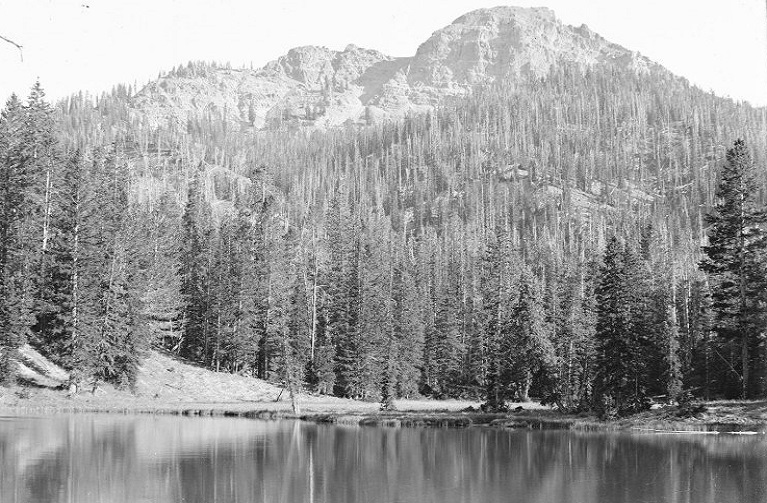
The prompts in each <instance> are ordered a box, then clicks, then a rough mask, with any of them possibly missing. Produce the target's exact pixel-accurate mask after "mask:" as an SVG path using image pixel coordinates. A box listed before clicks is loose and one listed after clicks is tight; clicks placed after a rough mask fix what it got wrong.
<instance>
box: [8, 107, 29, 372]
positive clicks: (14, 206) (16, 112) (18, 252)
mask: <svg viewBox="0 0 767 503" xmlns="http://www.w3.org/2000/svg"><path fill="white" fill-rule="evenodd" d="M23 121H24V112H23V109H22V105H21V102H20V101H19V100H18V99H17V98H16V96H15V95H13V96H11V98H10V99H9V100H8V103H7V104H6V107H5V109H4V110H3V111H2V114H0V383H4V382H7V381H11V380H12V379H13V368H12V367H11V363H10V358H11V356H12V353H13V352H14V351H15V350H16V348H18V347H19V346H20V345H22V344H23V343H25V342H26V340H27V333H28V326H29V324H30V319H29V302H28V299H27V298H26V295H25V292H26V291H27V283H26V280H25V275H24V270H25V265H24V264H25V255H26V254H25V247H24V241H23V238H24V235H25V232H24V220H25V215H26V214H27V213H28V212H29V211H30V208H31V200H30V196H29V189H30V186H31V185H32V183H33V181H32V176H31V173H30V171H29V168H28V164H27V163H26V153H25V151H24V144H23V138H22V135H23V128H24V122H23Z"/></svg>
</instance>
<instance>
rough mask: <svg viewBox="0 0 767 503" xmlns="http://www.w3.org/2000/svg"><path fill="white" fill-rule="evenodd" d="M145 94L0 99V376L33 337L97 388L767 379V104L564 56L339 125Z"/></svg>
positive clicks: (432, 389)
mask: <svg viewBox="0 0 767 503" xmlns="http://www.w3.org/2000/svg"><path fill="white" fill-rule="evenodd" d="M197 66H199V67H200V71H203V70H204V66H202V65H197ZM131 95H132V90H131V89H130V88H126V87H118V88H116V89H115V90H114V91H113V92H112V93H109V94H106V95H103V96H101V97H99V98H97V99H92V98H90V97H88V96H83V95H78V96H72V97H70V98H68V99H66V100H63V101H62V102H60V103H58V104H56V105H55V106H54V105H50V104H48V103H47V102H46V99H45V97H44V93H43V91H42V89H41V87H40V86H36V87H35V88H34V89H33V90H32V93H31V94H30V96H29V98H28V99H27V100H26V101H24V102H22V101H20V100H19V99H17V98H16V97H11V98H10V100H8V102H7V104H6V105H5V108H4V110H3V112H2V118H1V119H0V192H1V193H0V292H1V294H0V376H2V378H3V379H4V380H5V381H11V380H12V379H13V366H12V363H11V362H12V358H13V352H14V350H15V348H17V347H19V346H20V345H22V344H24V343H27V342H28V343H29V344H32V345H33V346H34V347H36V348H38V349H39V350H40V351H42V352H43V353H44V354H45V355H46V356H48V357H50V358H51V359H52V360H53V361H55V362H56V363H58V364H60V365H62V366H64V367H65V368H67V369H71V370H73V371H74V373H73V375H74V378H75V379H77V380H78V381H82V382H85V381H92V380H98V381H106V382H111V383H115V384H117V385H120V386H126V387H130V386H131V385H132V384H133V383H134V380H135V376H136V369H137V366H138V365H139V364H140V361H141V358H142V354H144V352H145V351H146V350H147V349H148V348H162V349H164V350H167V351H170V352H173V353H176V354H178V355H180V356H182V357H184V358H186V359H188V360H191V361H193V362H196V363H198V364H200V365H203V366H205V367H208V368H210V369H213V370H215V371H218V372H237V373H244V374H248V375H253V376H257V377H260V378H263V379H268V380H271V381H275V382H280V383H282V384H283V385H285V386H286V388H288V389H289V390H290V391H291V392H294V391H296V390H298V389H305V390H312V391H316V392H319V393H327V394H335V395H338V396H346V397H353V398H360V399H364V400H375V401H378V400H382V403H383V405H384V406H390V405H391V404H392V401H391V400H392V398H393V397H412V396H418V395H424V396H430V397H437V398H447V397H465V398H479V399H481V400H483V401H484V402H485V403H486V406H487V407H488V409H492V410H502V409H503V408H504V407H505V404H506V403H507V402H510V401H515V400H526V399H528V398H530V397H534V398H536V399H540V400H541V401H542V402H544V403H548V404H552V405H556V406H557V407H558V408H560V409H561V410H563V411H580V410H595V411H598V412H599V413H600V414H601V415H602V416H604V417H612V416H615V415H624V414H629V413H632V412H636V411H639V410H642V409H644V408H646V407H648V406H649V404H650V403H651V400H682V401H683V400H689V399H691V398H692V397H698V398H706V399H710V398H718V397H729V398H731V397H741V396H742V397H746V398H755V397H764V396H767V380H766V379H767V348H766V347H765V340H766V339H765V326H767V325H766V323H767V319H766V318H765V314H767V313H766V310H767V298H766V296H767V287H766V286H767V285H765V281H767V280H766V279H765V278H767V270H766V269H767V257H766V256H765V248H766V247H767V239H766V237H765V235H764V229H765V223H766V222H767V213H765V202H767V193H765V189H767V170H765V166H767V112H766V111H765V109H757V108H752V107H751V106H749V105H748V104H737V103H734V102H732V101H730V100H727V99H722V98H719V97H716V96H713V95H711V94H707V93H704V92H702V91H700V90H699V89H697V88H694V87H691V86H689V85H688V84H687V83H686V82H685V81H683V80H681V79H677V78H671V77H669V76H668V74H666V73H659V72H649V73H645V74H641V75H638V74H636V73H634V72H630V71H618V70H615V69H614V68H611V69H601V68H599V67H594V68H593V69H591V70H588V71H586V72H583V71H581V70H580V69H579V68H575V67H569V66H567V65H564V66H561V67H559V68H558V69H557V70H555V71H554V72H552V73H551V74H550V75H549V76H548V77H547V78H545V79H532V78H531V79H530V80H529V81H526V82H521V83H520V84H519V85H518V86H517V87H516V88H515V89H513V90H512V89H508V88H489V89H485V90H481V91H478V92H476V93H475V94H474V95H473V96H471V97H469V98H465V99H460V100H458V99H456V100H453V101H448V102H445V103H444V104H443V105H441V106H440V107H439V108H437V109H436V110H434V111H433V112H431V113H428V114H423V115H412V116H408V117H406V118H405V119H403V120H401V121H390V122H385V123H382V124H378V125H370V126H364V127H363V126H358V125H349V126H348V127H342V128H337V129H328V130H320V129H316V128H305V127H299V126H297V125H296V124H293V123H291V122H289V121H288V122H286V123H284V124H282V125H280V126H279V127H278V128H274V129H269V130H254V129H253V128H252V127H250V126H249V125H248V124H242V126H241V127H240V128H239V129H237V128H233V127H232V124H231V123H230V122H227V121H226V120H225V117H224V114H225V113H226V112H225V111H224V110H216V109H215V108H211V109H209V110H208V112H207V113H206V114H205V115H204V116H196V117H192V118H190V120H189V121H188V124H187V125H186V127H185V128H182V129H179V128H177V127H173V126H167V127H150V126H149V125H148V124H147V123H146V121H145V119H144V118H143V117H142V116H141V114H140V113H137V112H136V110H134V109H132V108H131V107H130V96H131Z"/></svg>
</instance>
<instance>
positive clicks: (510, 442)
mask: <svg viewBox="0 0 767 503" xmlns="http://www.w3.org/2000/svg"><path fill="white" fill-rule="evenodd" d="M0 501H1V502H2V503H31V502H35V503H37V502H40V503H42V502H65V503H122V502H130V503H143V502H153V503H166V502H187V503H230V502H232V503H235V502H236V503H257V502H268V503H281V502H285V503H300V502H316V503H378V502H381V503H384V502H387V503H411V502H412V503H450V502H471V503H481V502H520V503H544V502H545V503H570V502H573V503H574V502H583V503H586V502H605V503H621V502H631V503H639V502H685V503H705V502H712V503H722V502H727V503H738V502H764V501H767V440H766V439H765V437H764V436H763V435H759V436H756V437H738V436H732V435H671V434H666V435H652V434H631V433H578V432H567V431H508V430H496V429H489V428H469V429H427V428H385V427H356V426H354V427H352V426H332V425H315V424H308V423H299V422H293V421H255V420H247V419H226V418H185V417H174V416H121V415H60V416H55V417H25V418H14V417H3V418H0Z"/></svg>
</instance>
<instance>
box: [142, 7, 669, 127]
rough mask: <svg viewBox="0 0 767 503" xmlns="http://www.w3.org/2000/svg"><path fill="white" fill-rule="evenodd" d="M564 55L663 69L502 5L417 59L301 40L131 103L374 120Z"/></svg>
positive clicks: (254, 122) (266, 123)
mask: <svg viewBox="0 0 767 503" xmlns="http://www.w3.org/2000/svg"><path fill="white" fill-rule="evenodd" d="M563 62H566V63H569V64H575V65H577V66H579V67H581V68H583V69H585V68H588V67H590V66H593V65H602V64H603V65H614V66H616V67H621V68H630V69H632V70H634V71H637V72H647V71H651V70H652V69H653V68H655V69H660V68H661V67H660V66H659V65H657V64H655V63H653V62H652V61H650V60H649V59H647V58H645V57H643V56H641V55H639V54H638V53H635V52H632V51H629V50H628V49H625V48H623V47H621V46H619V45H616V44H613V43H610V42H608V41H607V40H605V39H604V38H602V37H601V36H599V35H597V34H596V33H594V32H593V31H591V30H590V29H589V28H588V27H587V26H585V25H583V26H580V27H577V28H576V27H572V26H568V25H565V24H563V23H562V22H561V21H559V20H558V19H557V18H556V16H555V14H554V12H553V11H551V10H550V9H547V8H519V7H496V8H490V9H479V10H476V11H472V12H470V13H468V14H465V15H463V16H461V17H459V18H458V19H456V20H455V21H454V22H453V23H452V24H450V25H449V26H447V27H445V28H442V29H440V30H437V31H436V32H434V33H433V34H432V36H431V37H429V39H428V40H426V41H425V42H424V43H423V44H421V46H420V47H419V48H418V50H417V51H416V53H415V55H414V56H412V57H402V58H395V57H391V56H387V55H385V54H382V53H380V52H378V51H375V50H370V49H363V48H360V47H357V46H355V45H349V46H347V47H346V48H345V49H344V50H343V51H333V50H330V49H327V48H324V47H315V46H305V47H297V48H294V49H291V50H290V51H289V52H288V53H287V54H286V55H284V56H282V57H280V58H278V59H276V60H275V61H272V62H270V63H267V64H266V65H265V66H264V67H263V68H260V69H257V70H249V69H231V68H219V67H212V66H204V65H196V66H190V67H188V68H187V69H186V70H185V71H174V72H171V73H169V74H168V75H166V76H164V77H161V78H160V79H158V80H156V81H154V82H152V83H150V84H148V85H147V86H146V87H145V88H143V89H142V90H141V91H140V92H139V93H137V94H136V95H135V96H134V97H133V99H132V102H131V106H132V110H133V113H134V114H135V115H136V116H139V117H142V118H145V119H146V120H147V121H148V122H149V124H151V125H154V126H157V125H160V124H167V123H171V124H174V125H176V126H177V127H185V126H187V125H188V124H189V121H190V120H192V121H194V120H204V119H206V118H215V119H223V120H224V121H225V122H226V123H227V124H230V125H232V126H233V127H237V128H241V129H247V128H256V129H264V128H272V127H275V126H279V125H281V124H284V123H285V122H289V123H294V124H297V125H302V126H315V127H321V128H327V127H333V126H338V125H342V124H345V123H353V124H369V123H373V122H378V121H381V120H385V119H387V118H396V117H401V116H403V115H405V114H407V113H409V112H419V111H426V110H429V109H431V108H432V107H434V106H435V105H437V104H438V103H440V102H441V101H442V100H445V99H446V98H449V97H455V96H465V95H467V94H468V93H471V92H472V91H473V90H474V89H476V88H477V87H479V86H488V85H494V84H495V85H498V84H500V85H505V86H509V87H513V86H514V85H515V83H517V82H519V81H520V80H521V79H524V78H527V77H529V76H532V77H539V78H540V77H545V76H546V75H547V73H548V72H549V71H550V70H551V68H552V67H555V66H556V65H557V64H560V63H563ZM662 71H665V70H662Z"/></svg>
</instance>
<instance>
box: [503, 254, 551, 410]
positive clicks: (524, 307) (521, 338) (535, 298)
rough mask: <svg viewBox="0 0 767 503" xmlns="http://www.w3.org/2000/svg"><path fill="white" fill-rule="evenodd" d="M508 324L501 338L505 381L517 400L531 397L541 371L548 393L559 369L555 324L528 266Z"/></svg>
mask: <svg viewBox="0 0 767 503" xmlns="http://www.w3.org/2000/svg"><path fill="white" fill-rule="evenodd" d="M504 321H505V323H506V324H507V325H508V328H507V330H505V331H504V332H506V333H505V334H504V335H503V338H502V340H501V355H502V366H501V374H500V377H501V382H502V384H503V385H504V387H505V388H506V389H507V390H508V392H509V395H510V396H513V397H514V398H515V399H517V400H519V401H522V402H526V401H528V400H529V399H530V395H529V392H530V388H531V386H532V385H533V378H534V377H535V376H536V374H539V373H541V374H542V375H543V377H544V378H545V380H546V381H547V382H546V384H545V385H544V387H543V388H544V390H543V391H544V393H546V394H549V393H551V390H550V389H549V388H550V385H551V382H553V381H554V379H553V375H552V374H553V373H554V372H556V369H557V365H556V355H555V351H554V346H553V344H552V342H551V338H552V327H551V325H550V324H549V323H548V322H547V321H546V317H545V313H544V312H543V294H542V292H541V287H540V285H539V284H538V282H537V281H536V279H535V277H534V276H533V275H532V274H531V273H530V271H529V270H527V268H524V269H523V270H522V273H521V275H520V278H519V294H518V296H517V298H516V301H515V302H514V305H513V307H512V309H511V311H510V312H509V318H508V320H504Z"/></svg>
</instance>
